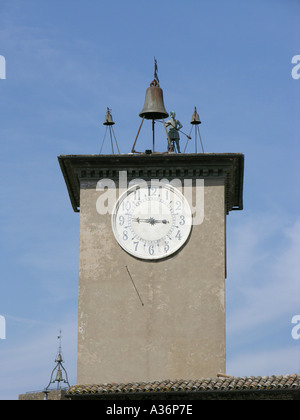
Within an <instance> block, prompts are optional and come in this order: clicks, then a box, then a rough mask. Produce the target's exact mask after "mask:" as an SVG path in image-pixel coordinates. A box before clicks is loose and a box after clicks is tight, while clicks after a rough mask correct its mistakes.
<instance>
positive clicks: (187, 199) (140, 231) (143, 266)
mask: <svg viewBox="0 0 300 420" xmlns="http://www.w3.org/2000/svg"><path fill="white" fill-rule="evenodd" d="M109 111H110V110H109V109H108V110H107V118H106V120H105V121H106V122H105V123H104V124H105V125H107V126H109V127H110V129H111V126H112V124H113V121H112V118H111V115H110V112H109ZM139 115H140V117H141V118H142V121H141V125H140V127H139V130H138V134H137V136H136V139H135V141H134V144H133V147H132V150H131V153H129V154H120V153H119V154H117V155H115V154H111V155H103V154H99V155H63V156H59V158H58V159H59V163H60V167H61V170H62V173H63V176H64V179H65V182H66V186H67V189H68V192H69V197H70V200H71V204H72V207H73V210H74V211H75V212H80V251H79V301H78V363H77V383H78V384H84V383H90V384H92V383H95V384H100V383H111V382H116V383H130V382H151V381H161V380H175V379H186V380H192V379H197V378H202V377H213V376H216V375H217V374H218V373H220V372H223V373H224V372H225V370H226V366H225V278H226V217H227V215H228V214H229V213H230V212H231V211H233V210H241V209H242V207H243V199H242V190H243V172H244V156H243V155H242V154H239V153H225V154H220V153H219V154H218V153H216V154H215V153H204V150H203V153H180V148H179V147H180V146H179V131H180V129H181V128H182V125H181V124H180V122H179V121H177V120H176V119H175V113H174V112H171V113H170V115H171V119H170V120H169V121H167V123H165V121H164V118H166V117H168V115H169V114H168V113H167V111H166V110H165V107H164V103H163V92H162V89H161V88H160V86H159V81H158V77H157V64H156V61H155V73H154V80H153V82H152V83H151V84H150V87H148V89H147V91H146V96H145V103H144V107H143V109H142V112H141V113H140V114H139ZM145 119H146V120H152V132H153V144H152V150H146V151H145V153H138V152H136V151H135V146H136V143H137V138H138V135H139V133H140V130H141V127H142V124H143V122H144V120H145ZM155 120H162V121H161V122H163V124H164V128H165V132H166V138H167V144H168V151H167V152H164V153H158V152H156V151H155V133H154V122H155ZM191 124H194V126H195V128H196V127H197V125H198V124H200V120H199V116H198V114H197V112H196V109H195V112H194V115H193V118H192V122H191ZM167 126H170V129H169V132H168V131H167ZM195 131H196V130H195ZM199 135H200V133H199ZM189 138H190V137H189ZM111 140H112V136H111ZM201 144H202V142H201ZM202 149H203V148H202ZM196 150H197V149H196ZM174 151H175V152H177V153H175V152H174Z"/></svg>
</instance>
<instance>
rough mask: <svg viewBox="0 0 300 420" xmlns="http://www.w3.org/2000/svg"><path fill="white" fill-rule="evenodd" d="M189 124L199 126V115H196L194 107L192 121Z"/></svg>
mask: <svg viewBox="0 0 300 420" xmlns="http://www.w3.org/2000/svg"><path fill="white" fill-rule="evenodd" d="M191 124H193V125H196V124H201V121H200V118H199V115H198V113H197V109H196V107H195V110H194V113H193V115H192V121H191Z"/></svg>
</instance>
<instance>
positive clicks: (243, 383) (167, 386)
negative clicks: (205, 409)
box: [67, 374, 300, 397]
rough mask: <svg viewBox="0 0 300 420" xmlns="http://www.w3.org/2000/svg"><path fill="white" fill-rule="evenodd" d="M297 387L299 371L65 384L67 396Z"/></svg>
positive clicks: (299, 380)
mask: <svg viewBox="0 0 300 420" xmlns="http://www.w3.org/2000/svg"><path fill="white" fill-rule="evenodd" d="M277 389H286V390H289V389H299V390H300V375H297V374H293V375H285V376H282V375H280V376H275V375H274V376H264V377H261V376H257V377H254V376H251V377H241V378H238V377H227V375H226V377H217V378H202V379H198V380H175V381H170V380H165V381H155V382H132V383H127V384H122V383H120V384H116V383H109V384H107V383H106V384H100V385H97V384H93V385H88V384H87V385H75V386H72V387H70V388H69V390H68V392H67V396H69V397H72V396H76V395H82V396H83V395H99V394H102V395H103V394H112V393H113V394H117V393H139V394H140V393H163V392H164V393H165V392H197V391H198V392H208V391H239V390H277Z"/></svg>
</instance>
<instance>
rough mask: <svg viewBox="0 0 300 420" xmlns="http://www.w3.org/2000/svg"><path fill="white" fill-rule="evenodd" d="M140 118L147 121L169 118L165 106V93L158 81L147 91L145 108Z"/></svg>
mask: <svg viewBox="0 0 300 420" xmlns="http://www.w3.org/2000/svg"><path fill="white" fill-rule="evenodd" d="M139 116H140V117H141V118H146V120H160V119H164V118H167V117H168V116H169V114H168V113H167V111H166V109H165V105H164V98H163V91H162V89H161V88H160V87H159V84H158V83H157V81H156V80H153V82H151V83H150V87H148V89H147V90H146V95H145V103H144V107H143V109H142V111H141V112H140V114H139Z"/></svg>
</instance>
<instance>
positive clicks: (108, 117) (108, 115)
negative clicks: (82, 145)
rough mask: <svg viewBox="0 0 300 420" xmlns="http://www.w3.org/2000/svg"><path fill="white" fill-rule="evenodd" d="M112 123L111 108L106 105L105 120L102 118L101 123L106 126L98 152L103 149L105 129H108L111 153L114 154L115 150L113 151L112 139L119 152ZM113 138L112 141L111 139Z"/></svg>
mask: <svg viewBox="0 0 300 420" xmlns="http://www.w3.org/2000/svg"><path fill="white" fill-rule="evenodd" d="M114 124H115V123H114V121H113V118H112V115H111V109H109V108H108V107H107V109H106V114H105V120H104V123H103V125H105V126H106V130H105V134H104V137H103V140H102V145H101V148H100V154H101V152H102V149H103V145H104V140H105V137H106V133H107V129H108V130H109V135H110V144H111V151H112V154H113V155H114V154H115V151H114V141H115V144H116V146H117V149H118V153H119V154H120V150H119V146H118V142H117V139H116V136H115V132H114V129H113V125H114ZM113 139H114V141H113Z"/></svg>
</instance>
